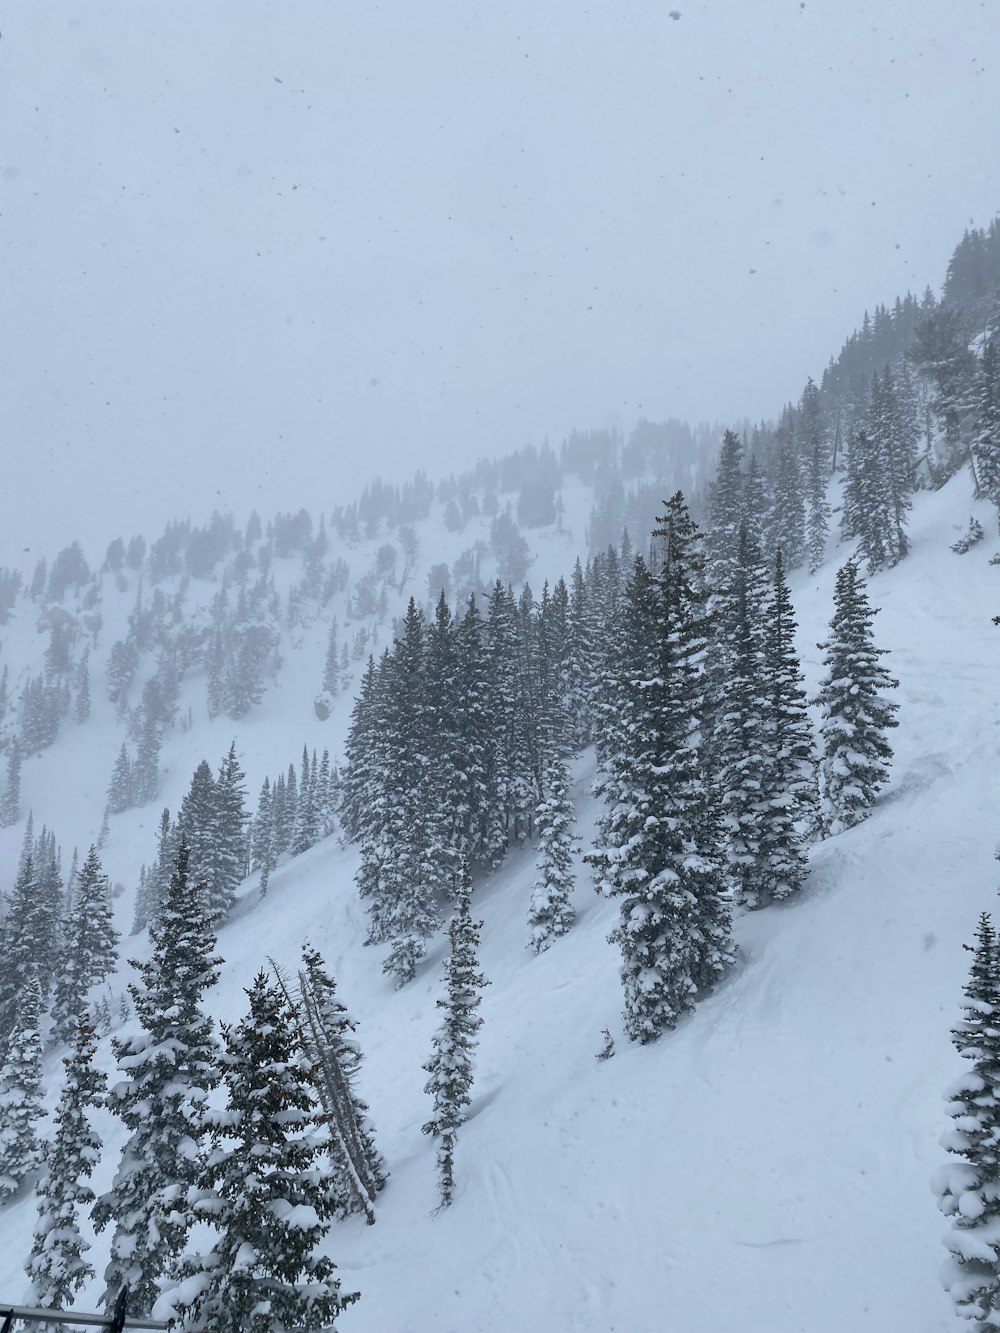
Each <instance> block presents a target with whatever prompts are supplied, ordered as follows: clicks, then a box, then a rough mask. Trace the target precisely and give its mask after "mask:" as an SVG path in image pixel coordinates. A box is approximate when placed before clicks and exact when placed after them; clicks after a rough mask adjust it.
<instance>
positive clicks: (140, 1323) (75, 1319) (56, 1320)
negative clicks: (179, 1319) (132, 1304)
mask: <svg viewBox="0 0 1000 1333" xmlns="http://www.w3.org/2000/svg"><path fill="white" fill-rule="evenodd" d="M0 1315H3V1316H4V1321H3V1326H2V1328H0V1333H9V1330H10V1329H11V1328H12V1326H13V1323H14V1321H15V1320H20V1321H21V1322H22V1323H25V1324H88V1325H91V1326H93V1327H95V1328H106V1329H111V1328H120V1329H126V1328H145V1329H165V1328H166V1327H167V1325H166V1323H165V1322H164V1321H163V1320H161V1319H128V1318H125V1319H123V1320H122V1321H121V1323H116V1322H115V1316H114V1315H113V1314H112V1315H106V1314H88V1313H87V1312H86V1311H85V1310H44V1309H40V1308H38V1307H36V1306H30V1305H7V1304H2V1305H0Z"/></svg>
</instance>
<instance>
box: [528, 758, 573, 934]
mask: <svg viewBox="0 0 1000 1333" xmlns="http://www.w3.org/2000/svg"><path fill="white" fill-rule="evenodd" d="M536 815H537V819H538V831H539V841H538V877H537V879H536V880H535V886H534V889H533V891H532V894H531V906H530V908H529V910H528V926H529V928H530V932H531V933H530V938H529V947H530V948H531V950H532V951H533V952H534V953H542V952H543V951H544V950H545V949H547V948H548V947H549V946H550V945H551V943H552V941H553V940H554V939H555V938H556V937H557V936H559V935H565V934H566V932H567V931H568V930H570V929H571V928H572V925H573V922H574V921H575V920H576V912H575V910H574V908H573V904H572V903H571V901H570V894H571V893H572V891H573V885H574V883H575V882H576V877H575V875H574V874H573V848H574V845H575V843H576V842H577V839H576V838H574V836H573V803H572V801H571V800H570V797H569V774H568V773H567V770H566V761H565V760H564V759H563V758H562V757H561V755H559V753H558V752H556V753H554V754H552V755H551V756H550V758H549V761H548V764H547V766H546V769H545V796H544V799H543V800H542V802H541V804H540V805H539V807H538V810H537V811H536Z"/></svg>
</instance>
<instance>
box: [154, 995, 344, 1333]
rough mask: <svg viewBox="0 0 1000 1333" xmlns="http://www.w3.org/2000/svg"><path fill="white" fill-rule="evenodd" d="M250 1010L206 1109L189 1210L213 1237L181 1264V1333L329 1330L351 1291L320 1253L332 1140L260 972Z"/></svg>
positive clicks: (287, 1012)
mask: <svg viewBox="0 0 1000 1333" xmlns="http://www.w3.org/2000/svg"><path fill="white" fill-rule="evenodd" d="M247 995H248V996H249V1000H250V1011H249V1013H248V1015H247V1016H246V1017H245V1018H244V1019H243V1020H242V1021H241V1022H240V1024H239V1025H238V1026H237V1027H236V1028H235V1029H230V1028H223V1037H224V1040H225V1044H226V1051H225V1054H224V1056H223V1060H222V1064H223V1077H224V1079H225V1083H226V1089H227V1093H228V1099H227V1105H226V1109H225V1110H224V1111H222V1112H206V1113H205V1117H204V1123H205V1127H206V1130H207V1132H208V1134H209V1135H210V1136H211V1139H212V1143H213V1148H214V1151H212V1152H211V1153H210V1154H209V1155H208V1156H207V1157H206V1158H205V1159H204V1160H203V1164H202V1166H201V1170H200V1175H199V1180H198V1188H197V1191H196V1192H195V1193H194V1196H193V1209H194V1215H195V1216H196V1217H197V1218H198V1219H199V1220H201V1221H204V1222H205V1223H206V1224H207V1225H208V1226H209V1227H210V1228H211V1229H212V1231H213V1232H214V1233H215V1236H216V1239H215V1241H214V1244H213V1245H212V1248H211V1249H210V1250H208V1251H207V1252H202V1253H198V1254H193V1255H189V1256H187V1257H186V1258H185V1259H184V1260H183V1261H182V1262H181V1264H180V1265H179V1268H178V1275H179V1277H180V1278H181V1280H182V1285H181V1291H182V1292H183V1293H184V1295H183V1304H182V1305H181V1307H180V1319H179V1326H180V1327H181V1328H182V1329H184V1330H185V1333H275V1331H276V1330H277V1333H281V1331H282V1330H288V1329H294V1328H297V1327H298V1328H320V1327H322V1328H332V1326H333V1321H334V1319H336V1317H337V1315H338V1314H340V1313H341V1311H342V1310H343V1309H344V1308H345V1307H346V1306H348V1305H350V1304H351V1303H352V1302H353V1301H355V1300H357V1299H358V1294H357V1293H350V1294H345V1293H342V1292H341V1290H340V1281H339V1279H337V1278H336V1277H335V1276H334V1271H335V1270H334V1266H333V1263H332V1262H331V1260H330V1259H328V1258H326V1257H325V1256H318V1255H317V1254H316V1253H315V1251H316V1248H317V1246H318V1245H319V1243H320V1242H321V1241H322V1240H323V1238H324V1237H325V1236H326V1234H327V1232H328V1231H329V1229H330V1222H331V1220H332V1218H333V1216H334V1211H335V1207H336V1201H335V1198H334V1194H333V1190H332V1188H331V1183H330V1181H329V1179H328V1178H327V1177H326V1176H325V1173H324V1172H323V1171H322V1170H321V1169H320V1167H319V1159H320V1157H321V1154H322V1153H323V1151H324V1146H325V1145H324V1140H325V1139H326V1138H327V1134H326V1130H325V1126H324V1125H323V1120H324V1117H323V1113H322V1108H321V1107H320V1105H319V1103H318V1101H317V1097H316V1093H315V1090H314V1088H313V1085H312V1080H311V1077H310V1074H309V1070H308V1064H307V1063H306V1064H304V1063H303V1052H302V1049H301V1045H300V1041H299V1036H298V1025H297V1022H296V1017H295V1014H294V1011H293V1010H292V1008H291V1006H290V1004H289V1003H288V1001H287V999H286V998H285V997H284V996H283V995H282V993H281V991H280V989H279V988H278V987H275V986H272V985H269V984H268V980H267V977H266V976H265V975H264V973H263V972H262V973H260V974H259V975H258V976H257V977H256V978H255V980H254V983H253V985H252V986H251V987H250V989H249V990H248V991H247Z"/></svg>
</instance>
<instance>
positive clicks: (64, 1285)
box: [25, 1018, 107, 1310]
mask: <svg viewBox="0 0 1000 1333" xmlns="http://www.w3.org/2000/svg"><path fill="white" fill-rule="evenodd" d="M96 1050H97V1034H96V1033H95V1031H94V1029H93V1027H92V1026H91V1024H90V1020H89V1019H87V1018H81V1019H80V1021H79V1023H78V1025H77V1030H76V1041H75V1045H74V1049H73V1051H72V1053H71V1054H70V1055H69V1056H67V1057H66V1059H65V1060H64V1061H63V1065H64V1066H65V1069H66V1074H65V1078H64V1080H63V1087H62V1095H61V1097H60V1100H59V1105H58V1107H57V1108H56V1112H55V1124H56V1131H55V1138H54V1139H53V1141H52V1144H51V1146H50V1147H49V1149H48V1151H47V1153H46V1156H45V1168H46V1169H45V1173H44V1175H43V1176H42V1178H41V1180H40V1181H39V1183H38V1188H37V1191H36V1195H37V1200H38V1218H37V1220H36V1222H35V1233H34V1241H33V1243H32V1247H31V1254H30V1255H29V1257H28V1260H27V1262H26V1263H25V1270H26V1272H27V1274H28V1277H29V1279H30V1281H31V1295H30V1297H29V1303H30V1304H32V1305H36V1306H41V1307H42V1308H43V1309H55V1310H62V1309H65V1308H66V1305H67V1304H68V1303H70V1302H71V1301H72V1299H73V1295H74V1293H75V1292H77V1291H79V1290H80V1288H81V1287H82V1286H83V1285H84V1284H85V1283H86V1282H87V1280H88V1279H89V1278H92V1277H93V1276H94V1270H93V1268H92V1267H91V1265H90V1264H89V1263H88V1262H87V1260H86V1259H85V1258H84V1255H85V1254H86V1253H87V1251H88V1249H89V1248H90V1245H89V1243H88V1242H87V1241H86V1240H85V1239H84V1238H83V1236H82V1235H81V1233H80V1225H79V1211H80V1209H81V1208H87V1207H88V1206H89V1205H90V1204H91V1203H93V1201H94V1192H93V1190H92V1189H91V1188H90V1186H89V1185H88V1184H87V1181H88V1180H89V1179H90V1174H91V1172H92V1171H93V1169H94V1167H95V1166H96V1164H97V1162H98V1160H99V1158H100V1152H101V1141H100V1139H99V1138H98V1137H97V1135H96V1133H95V1132H94V1130H93V1128H92V1126H91V1125H90V1123H89V1121H88V1119H87V1112H88V1110H89V1109H90V1108H91V1107H96V1106H102V1105H103V1104H104V1099H105V1097H106V1095H107V1094H106V1079H105V1077H104V1075H103V1073H101V1072H100V1071H99V1070H97V1069H95V1068H94V1055H95V1052H96Z"/></svg>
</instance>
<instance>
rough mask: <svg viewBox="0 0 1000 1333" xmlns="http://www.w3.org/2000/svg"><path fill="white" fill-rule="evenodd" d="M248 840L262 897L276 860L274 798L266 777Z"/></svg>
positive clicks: (265, 891)
mask: <svg viewBox="0 0 1000 1333" xmlns="http://www.w3.org/2000/svg"><path fill="white" fill-rule="evenodd" d="M250 841H251V849H252V853H253V864H254V867H255V869H257V870H259V871H260V893H261V897H264V895H265V894H266V893H267V886H268V882H269V881H270V878H271V872H272V871H273V870H274V867H275V865H276V864H277V860H278V858H277V854H276V849H275V836H274V799H273V797H272V795H271V782H270V779H268V778H265V779H264V785H263V786H262V787H261V789H260V796H259V797H258V798H257V814H256V815H255V817H254V821H253V829H252V832H251V839H250Z"/></svg>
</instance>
